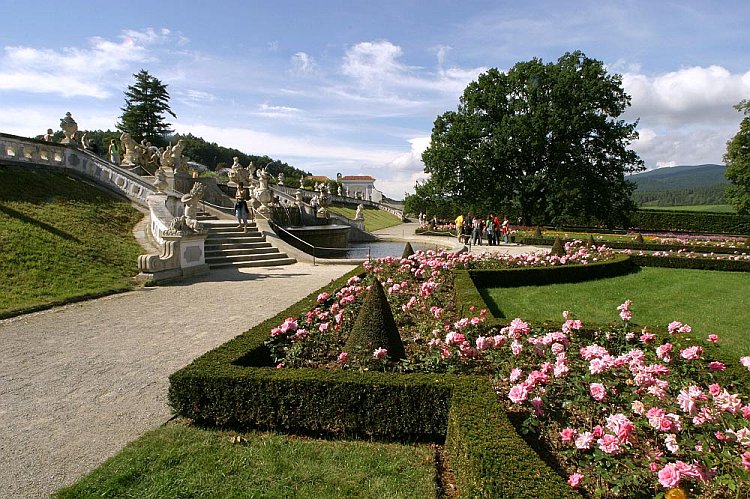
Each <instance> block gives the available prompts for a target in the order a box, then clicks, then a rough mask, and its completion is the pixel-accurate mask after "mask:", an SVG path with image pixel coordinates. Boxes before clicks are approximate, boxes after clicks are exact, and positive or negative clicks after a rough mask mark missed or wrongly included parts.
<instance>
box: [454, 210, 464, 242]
mask: <svg viewBox="0 0 750 499" xmlns="http://www.w3.org/2000/svg"><path fill="white" fill-rule="evenodd" d="M463 230H464V216H463V214H459V215H458V216H457V217H456V238H458V240H459V241H460V240H461V234H462V233H463Z"/></svg>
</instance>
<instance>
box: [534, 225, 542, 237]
mask: <svg viewBox="0 0 750 499" xmlns="http://www.w3.org/2000/svg"><path fill="white" fill-rule="evenodd" d="M534 237H539V238H540V237H542V228H541V227H539V226H538V225H537V226H536V227H535V228H534Z"/></svg>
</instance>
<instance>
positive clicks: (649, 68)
mask: <svg viewBox="0 0 750 499" xmlns="http://www.w3.org/2000/svg"><path fill="white" fill-rule="evenodd" d="M0 12H2V13H3V19H4V22H3V27H2V30H0V49H1V50H2V51H1V52H0V132H4V133H12V134H16V135H23V136H35V135H38V134H42V133H44V131H45V130H46V129H47V128H49V127H52V128H57V127H58V125H59V120H60V118H61V117H62V116H64V114H65V112H67V111H70V112H71V113H72V114H73V117H74V118H75V119H76V121H77V122H78V124H79V128H80V129H82V130H85V129H103V130H106V129H114V126H115V123H116V121H117V120H118V118H119V116H120V114H121V109H120V108H121V107H122V106H123V104H124V97H123V91H124V90H125V89H126V87H127V86H128V85H129V84H132V83H133V74H134V73H136V72H138V71H139V70H140V69H145V70H147V71H148V72H149V73H151V74H152V75H154V76H155V77H157V78H159V79H160V80H161V81H162V82H163V83H166V84H167V85H168V91H169V92H170V95H171V100H170V104H171V107H172V110H173V111H174V112H175V114H177V119H175V120H171V121H172V123H173V125H174V128H175V129H176V130H177V131H178V132H180V133H192V134H194V135H196V136H200V137H203V138H205V139H206V140H209V141H213V142H217V143H219V144H220V145H224V146H228V147H235V148H237V149H240V150H242V151H244V152H246V153H250V154H258V155H264V154H266V155H269V156H271V157H273V158H277V159H281V160H283V161H286V162H288V163H290V164H292V165H294V166H297V167H299V168H301V169H304V170H309V171H311V172H313V173H315V174H318V175H328V176H329V177H334V176H335V175H336V173H338V172H341V173H343V174H345V175H358V174H366V175H372V176H373V177H375V178H376V179H377V181H376V184H375V185H376V186H377V187H378V188H379V189H380V190H382V191H384V192H385V194H386V195H388V196H390V197H394V198H398V199H400V198H402V197H403V195H404V193H405V192H413V187H414V183H415V181H416V180H417V179H420V178H424V177H425V175H424V172H423V165H422V163H421V159H420V156H421V152H422V151H423V150H424V148H425V147H426V146H427V145H428V144H429V136H430V132H431V129H432V123H433V121H434V119H435V117H436V116H437V115H439V114H442V113H443V112H445V111H448V110H454V109H455V108H456V106H457V104H458V98H459V96H460V95H461V93H462V91H463V89H464V88H465V87H466V85H467V84H468V83H469V82H470V81H472V80H474V79H475V78H476V77H477V75H478V74H479V73H481V72H483V71H485V70H487V69H488V68H491V67H496V68H499V69H501V70H507V69H509V68H511V67H512V66H513V65H514V64H515V63H517V62H519V61H526V60H529V59H531V58H533V57H538V58H541V59H542V60H543V61H544V62H554V61H556V60H557V58H558V57H559V56H561V55H562V54H564V53H565V52H572V51H574V50H581V51H583V52H584V53H585V54H586V55H587V56H589V57H592V58H595V59H599V60H601V61H603V62H604V63H605V64H606V65H607V67H608V69H609V71H610V72H611V73H619V74H622V75H623V83H624V87H625V90H626V91H627V92H628V93H629V94H630V95H631V96H632V107H631V108H630V109H629V110H628V112H627V114H626V115H625V119H627V120H628V121H634V120H636V119H639V120H640V121H639V126H638V130H639V132H640V139H639V140H638V141H637V142H635V143H634V144H633V147H634V148H635V149H636V151H637V152H638V153H639V154H640V155H641V157H642V158H643V159H644V161H645V162H646V165H647V166H648V168H656V167H659V166H673V165H677V164H701V163H720V162H721V160H722V155H723V153H724V150H725V144H726V141H727V140H728V139H729V138H730V137H731V136H732V135H734V133H736V131H737V130H738V127H739V122H740V119H741V115H740V113H738V112H737V111H736V110H734V109H733V108H732V106H733V105H734V104H736V103H737V102H739V101H740V100H742V99H745V98H750V36H748V34H749V33H750V29H748V26H749V25H750V2H748V1H747V0H742V1H734V0H723V1H721V2H710V1H688V0H684V1H676V2H671V1H661V0H660V1H654V0H645V1H641V0H637V1H627V0H621V1H607V0H596V1H575V0H573V1H565V2H561V1H557V0H549V1H536V0H525V1H523V2H518V1H500V0H495V1H472V0H461V1H458V0H456V1H447V0H430V1H427V0H424V1H421V0H420V1H417V0H399V1H378V0H369V1H359V0H341V1H335V0H315V1H312V0H299V1H286V0H274V1H257V0H248V1H241V0H237V1H224V0H214V1H213V2H207V1H197V0H190V1H181V2H176V1H166V0H165V1H160V2H153V1H140V0H131V1H128V2H124V3H123V2H89V1H82V0H69V1H67V2H60V1H54V2H52V1H45V0H38V1H36V2H19V1H17V0H0Z"/></svg>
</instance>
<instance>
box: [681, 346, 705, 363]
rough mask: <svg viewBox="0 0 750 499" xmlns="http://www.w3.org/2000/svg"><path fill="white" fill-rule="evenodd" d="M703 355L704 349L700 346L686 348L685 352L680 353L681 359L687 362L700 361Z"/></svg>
mask: <svg viewBox="0 0 750 499" xmlns="http://www.w3.org/2000/svg"><path fill="white" fill-rule="evenodd" d="M702 353H703V348H701V347H699V346H697V345H696V346H692V347H688V348H685V349H684V350H681V351H680V357H682V358H683V359H685V360H697V359H700V357H701V354H702Z"/></svg>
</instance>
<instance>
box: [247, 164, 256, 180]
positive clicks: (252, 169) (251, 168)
mask: <svg viewBox="0 0 750 499" xmlns="http://www.w3.org/2000/svg"><path fill="white" fill-rule="evenodd" d="M247 176H248V178H253V177H255V165H254V164H253V162H252V161H251V162H250V164H248V165H247Z"/></svg>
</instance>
